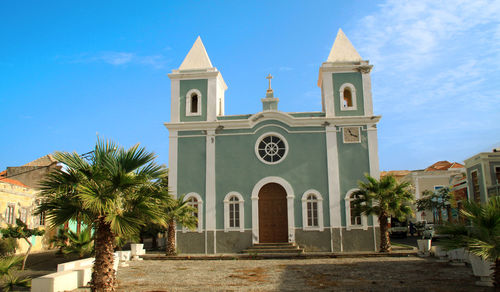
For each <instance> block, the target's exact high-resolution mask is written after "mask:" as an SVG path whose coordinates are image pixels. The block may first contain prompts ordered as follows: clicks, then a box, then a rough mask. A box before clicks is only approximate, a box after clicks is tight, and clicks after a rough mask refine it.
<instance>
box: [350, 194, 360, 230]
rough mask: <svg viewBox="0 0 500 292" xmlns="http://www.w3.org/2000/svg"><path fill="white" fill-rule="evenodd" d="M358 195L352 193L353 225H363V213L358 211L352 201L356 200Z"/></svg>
mask: <svg viewBox="0 0 500 292" xmlns="http://www.w3.org/2000/svg"><path fill="white" fill-rule="evenodd" d="M356 199H357V196H356V195H354V194H352V195H351V204H350V206H349V207H350V211H351V225H353V226H361V214H360V213H359V212H357V211H356V208H354V204H352V201H354V200H356Z"/></svg>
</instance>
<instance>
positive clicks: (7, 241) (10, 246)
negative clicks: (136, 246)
mask: <svg viewBox="0 0 500 292" xmlns="http://www.w3.org/2000/svg"><path fill="white" fill-rule="evenodd" d="M18 247H19V246H18V244H17V239H15V238H0V256H1V257H4V256H7V255H11V254H14V253H15V252H16V248H18Z"/></svg>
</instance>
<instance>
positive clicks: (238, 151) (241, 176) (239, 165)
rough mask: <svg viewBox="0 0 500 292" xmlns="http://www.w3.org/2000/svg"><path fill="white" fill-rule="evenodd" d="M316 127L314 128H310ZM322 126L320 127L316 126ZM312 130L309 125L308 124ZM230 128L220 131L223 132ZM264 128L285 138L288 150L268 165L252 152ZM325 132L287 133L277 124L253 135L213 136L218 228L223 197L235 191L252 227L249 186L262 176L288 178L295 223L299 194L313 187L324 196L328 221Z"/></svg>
mask: <svg viewBox="0 0 500 292" xmlns="http://www.w3.org/2000/svg"><path fill="white" fill-rule="evenodd" d="M271 123H272V124H280V125H283V126H285V128H287V129H290V130H291V129H293V128H290V127H288V126H286V125H284V124H283V123H281V122H278V121H264V122H262V123H259V124H257V125H256V126H255V127H254V129H252V130H251V131H254V130H255V129H257V128H259V127H261V126H262V125H269V124H271ZM312 129H315V128H312ZM316 129H321V128H316ZM293 130H295V129H293ZM309 130H311V128H309ZM226 132H229V131H223V132H222V134H224V133H226ZM267 132H277V133H279V134H281V135H283V136H284V137H286V140H287V142H288V147H289V152H288V154H287V156H286V158H285V160H283V161H282V162H281V163H278V164H276V165H267V164H264V163H262V162H261V161H260V160H259V159H258V158H257V156H256V155H255V143H256V141H257V139H258V137H259V136H260V135H262V134H264V133H267ZM325 147H326V146H325V133H324V132H320V133H307V134H293V133H292V134H290V133H287V131H285V130H283V129H282V128H280V127H276V126H267V127H264V128H262V129H260V130H259V131H257V133H255V135H234V136H233V135H231V136H223V135H221V136H217V137H216V192H217V195H216V196H217V200H216V203H217V210H218V211H217V228H223V227H224V213H223V212H222V211H223V208H224V205H223V200H224V197H225V196H226V194H227V193H229V192H231V191H236V192H239V193H241V195H242V196H243V198H244V200H245V205H244V208H245V228H251V226H252V221H251V214H252V201H251V199H250V198H251V195H252V189H253V187H254V185H255V184H256V183H257V182H258V181H259V180H261V179H262V178H265V177H268V176H279V177H282V178H283V179H285V180H286V181H288V182H289V183H290V184H291V186H292V188H293V190H294V193H295V204H294V205H295V209H294V212H295V226H297V227H301V226H302V201H301V199H302V194H303V193H304V192H305V191H306V190H308V189H316V190H317V191H319V192H320V193H321V195H322V196H323V210H324V222H325V226H328V223H329V221H330V219H329V214H328V193H327V191H328V180H327V166H326V151H325V149H326V148H325Z"/></svg>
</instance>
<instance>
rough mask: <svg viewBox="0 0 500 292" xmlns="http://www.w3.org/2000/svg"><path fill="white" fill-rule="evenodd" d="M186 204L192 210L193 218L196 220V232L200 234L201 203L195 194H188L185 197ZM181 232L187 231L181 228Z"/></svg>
mask: <svg viewBox="0 0 500 292" xmlns="http://www.w3.org/2000/svg"><path fill="white" fill-rule="evenodd" d="M185 200H186V202H188V205H189V206H191V207H193V208H194V212H193V216H195V217H196V218H197V219H198V222H197V223H196V231H198V232H202V228H203V214H202V213H203V201H202V199H201V197H200V195H198V194H197V193H189V194H187V195H186V197H185ZM182 231H183V232H186V231H189V229H187V228H184V227H183V228H182Z"/></svg>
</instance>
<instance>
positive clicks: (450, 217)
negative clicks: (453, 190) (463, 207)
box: [446, 205, 454, 223]
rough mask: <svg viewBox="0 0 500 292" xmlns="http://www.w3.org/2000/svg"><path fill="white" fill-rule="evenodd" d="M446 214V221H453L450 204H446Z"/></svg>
mask: <svg viewBox="0 0 500 292" xmlns="http://www.w3.org/2000/svg"><path fill="white" fill-rule="evenodd" d="M446 215H447V216H448V222H450V223H451V222H453V221H454V220H453V216H452V214H451V206H450V205H446Z"/></svg>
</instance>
